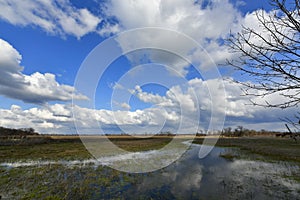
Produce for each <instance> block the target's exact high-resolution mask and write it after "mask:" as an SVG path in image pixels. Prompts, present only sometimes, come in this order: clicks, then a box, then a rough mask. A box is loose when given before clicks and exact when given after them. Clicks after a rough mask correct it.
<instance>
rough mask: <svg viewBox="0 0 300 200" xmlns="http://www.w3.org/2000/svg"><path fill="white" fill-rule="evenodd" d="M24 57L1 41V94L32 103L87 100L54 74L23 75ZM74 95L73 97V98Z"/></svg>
mask: <svg viewBox="0 0 300 200" xmlns="http://www.w3.org/2000/svg"><path fill="white" fill-rule="evenodd" d="M21 58H22V56H21V55H20V54H19V52H18V51H17V50H16V49H15V48H14V47H12V46H11V45H10V44H9V43H8V42H6V41H4V40H2V39H0V74H1V78H0V94H2V95H4V96H7V97H9V98H14V99H19V100H22V101H24V102H30V103H45V102H48V101H56V100H58V101H69V100H72V97H73V98H74V99H79V100H80V99H82V100H86V99H87V97H85V96H84V95H82V94H79V93H77V92H76V90H75V88H74V87H72V86H69V85H64V84H59V83H58V82H57V81H56V79H55V75H54V74H50V73H45V74H41V73H39V72H36V73H33V74H31V75H25V74H23V73H22V70H23V67H22V66H21V65H20V63H21ZM72 95H73V96H72Z"/></svg>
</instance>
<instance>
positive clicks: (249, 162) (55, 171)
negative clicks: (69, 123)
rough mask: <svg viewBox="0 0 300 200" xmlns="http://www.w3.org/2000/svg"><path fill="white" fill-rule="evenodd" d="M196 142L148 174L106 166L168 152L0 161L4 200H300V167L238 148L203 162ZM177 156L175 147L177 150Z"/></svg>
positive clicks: (220, 150) (214, 153) (219, 150)
mask: <svg viewBox="0 0 300 200" xmlns="http://www.w3.org/2000/svg"><path fill="white" fill-rule="evenodd" d="M199 149H200V145H198V144H192V145H191V146H190V148H189V149H188V150H187V151H186V153H185V154H184V155H183V156H182V157H181V158H180V159H178V160H177V161H175V162H174V163H173V164H171V165H169V166H167V167H165V168H162V169H160V170H157V171H153V172H149V173H126V172H121V171H118V170H115V169H112V168H109V167H107V166H105V164H111V163H114V162H118V164H120V165H122V163H123V164H126V163H128V162H129V163H132V162H134V161H135V160H136V159H139V158H145V159H151V157H150V155H151V156H153V155H154V154H157V159H160V162H164V159H166V157H165V156H161V155H158V154H164V153H165V155H169V153H170V151H169V150H168V152H163V151H159V150H147V151H140V152H139V151H137V152H132V153H127V154H123V155H118V156H105V157H103V158H99V159H98V160H94V159H92V158H88V157H85V156H82V157H73V158H72V159H71V158H70V157H69V159H63V158H56V159H52V160H51V159H49V157H48V158H47V159H19V160H12V159H11V160H2V161H1V163H0V185H1V187H0V195H1V197H2V199H299V196H300V179H299V177H300V169H299V163H297V162H291V161H274V160H268V159H265V160H264V159H262V156H257V155H254V154H250V153H249V152H245V151H241V150H239V149H238V148H220V147H215V148H214V149H213V151H212V152H211V153H210V154H209V155H208V156H207V157H205V158H203V159H199V157H198V153H199ZM173 151H174V153H175V152H176V149H173Z"/></svg>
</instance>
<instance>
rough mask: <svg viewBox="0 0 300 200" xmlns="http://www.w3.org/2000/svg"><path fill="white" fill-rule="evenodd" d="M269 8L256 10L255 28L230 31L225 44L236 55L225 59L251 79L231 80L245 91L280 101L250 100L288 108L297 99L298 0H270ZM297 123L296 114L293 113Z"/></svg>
mask: <svg viewBox="0 0 300 200" xmlns="http://www.w3.org/2000/svg"><path fill="white" fill-rule="evenodd" d="M270 4H271V5H272V6H273V8H274V9H273V12H270V13H271V14H270V15H269V14H266V13H265V12H264V11H262V10H260V11H257V12H256V18H257V20H258V22H259V25H260V27H259V29H258V30H256V29H254V28H250V27H243V28H242V31H240V32H239V33H238V34H232V35H231V36H230V37H229V39H228V45H229V47H230V48H231V50H232V51H233V52H236V53H238V54H239V55H240V56H239V57H238V58H237V59H233V60H228V62H227V64H229V65H231V66H233V67H235V68H236V69H238V70H239V71H241V72H242V74H244V75H247V76H250V77H253V79H252V80H253V81H252V82H250V81H249V82H244V81H239V80H235V81H236V82H238V83H240V84H242V85H243V86H245V88H246V89H245V94H246V95H253V96H260V97H266V96H268V95H271V94H278V95H280V96H282V97H283V98H282V101H281V102H270V101H267V100H266V101H265V102H264V103H258V102H254V101H253V102H252V103H253V104H254V105H260V106H265V107H278V108H289V107H294V106H298V105H299V103H300V1H299V0H289V1H287V0H270ZM296 119H297V120H296V121H297V122H295V120H291V122H292V123H294V125H298V121H299V120H300V115H299V113H297V115H296Z"/></svg>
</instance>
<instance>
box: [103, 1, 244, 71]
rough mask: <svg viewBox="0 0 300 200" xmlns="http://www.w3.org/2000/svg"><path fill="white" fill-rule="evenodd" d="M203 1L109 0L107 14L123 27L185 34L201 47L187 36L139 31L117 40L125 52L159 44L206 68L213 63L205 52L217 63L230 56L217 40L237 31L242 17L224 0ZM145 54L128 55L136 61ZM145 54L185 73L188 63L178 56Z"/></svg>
mask: <svg viewBox="0 0 300 200" xmlns="http://www.w3.org/2000/svg"><path fill="white" fill-rule="evenodd" d="M202 4H204V3H203V2H202V1H199V2H197V3H195V1H194V0H189V1H186V0H149V1H134V0H124V1H117V0H112V1H111V3H110V4H109V6H108V8H109V10H108V12H107V13H108V14H109V15H113V16H115V17H116V18H117V19H118V20H119V24H120V27H121V28H123V30H128V29H132V28H144V27H160V28H163V29H169V30H174V31H178V32H179V33H184V34H186V35H188V36H190V37H191V38H192V39H194V40H195V41H196V42H198V43H199V45H200V46H201V48H199V47H197V48H198V49H195V45H193V44H191V43H188V42H186V38H184V37H182V36H181V37H180V36H178V34H170V33H167V32H160V31H157V32H156V33H155V32H151V31H145V32H142V31H140V32H139V33H137V34H132V35H130V36H127V37H124V38H122V37H120V38H119V39H118V42H119V43H120V45H121V47H122V49H123V51H124V52H126V51H127V50H128V49H134V48H136V47H140V46H150V47H151V46H152V45H153V46H161V47H162V49H165V50H169V51H170V52H176V53H180V54H181V55H185V56H187V57H189V58H190V59H191V60H192V62H193V64H196V66H197V65H198V64H201V65H202V67H203V68H204V69H205V68H207V67H211V66H212V65H213V66H214V63H212V62H211V61H210V60H209V59H210V58H209V57H208V55H207V52H208V53H209V54H210V55H211V58H212V60H213V61H215V62H216V63H219V62H222V61H224V60H225V59H226V58H227V56H229V55H230V54H229V52H228V50H227V49H226V48H225V47H224V46H223V45H222V44H219V42H218V41H219V40H220V39H224V38H225V37H227V36H228V34H229V33H230V31H233V32H234V31H236V30H238V28H239V25H240V22H241V20H242V17H241V14H240V12H239V11H238V10H237V9H236V8H235V7H234V6H233V5H232V4H231V3H230V2H229V1H227V0H225V1H220V0H212V1H210V4H208V5H207V6H203V5H202ZM205 50H207V51H205ZM191 52H194V53H195V55H193V53H192V54H191ZM144 53H145V52H143V51H142V52H141V53H140V54H138V53H136V56H132V55H129V56H128V58H129V59H130V60H131V61H132V62H133V63H134V64H135V63H138V61H139V59H140V57H141V55H144ZM147 54H148V56H149V59H150V60H151V61H153V62H158V63H165V64H167V65H169V66H171V67H173V68H174V69H175V70H176V71H177V72H178V73H179V74H180V75H186V74H187V69H186V67H187V66H188V65H189V64H188V63H187V62H185V61H183V60H182V59H181V58H179V57H176V56H170V54H167V53H163V52H157V51H152V52H151V53H147Z"/></svg>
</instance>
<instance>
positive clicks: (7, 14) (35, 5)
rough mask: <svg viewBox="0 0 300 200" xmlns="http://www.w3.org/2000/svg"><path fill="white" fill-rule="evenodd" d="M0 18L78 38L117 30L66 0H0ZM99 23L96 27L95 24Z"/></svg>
mask: <svg viewBox="0 0 300 200" xmlns="http://www.w3.org/2000/svg"><path fill="white" fill-rule="evenodd" d="M0 18H2V19H3V20H5V21H7V22H9V23H11V24H14V25H19V26H28V25H33V26H37V27H40V28H41V29H43V30H44V31H46V32H48V33H51V34H58V35H66V34H69V35H73V36H75V37H77V38H80V37H82V36H84V35H86V34H87V33H90V32H98V33H100V34H102V35H105V34H109V33H111V32H113V33H114V32H117V31H118V26H117V25H110V24H109V23H108V22H106V21H105V20H104V19H103V18H102V17H100V16H96V15H94V14H92V13H91V12H90V11H89V10H88V9H87V8H76V7H74V6H73V5H72V4H71V3H70V1H69V0H55V1H42V0H34V1H32V0H23V1H18V0H3V1H0ZM100 23H102V24H103V30H100V29H101V27H100V28H99V24H100Z"/></svg>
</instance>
